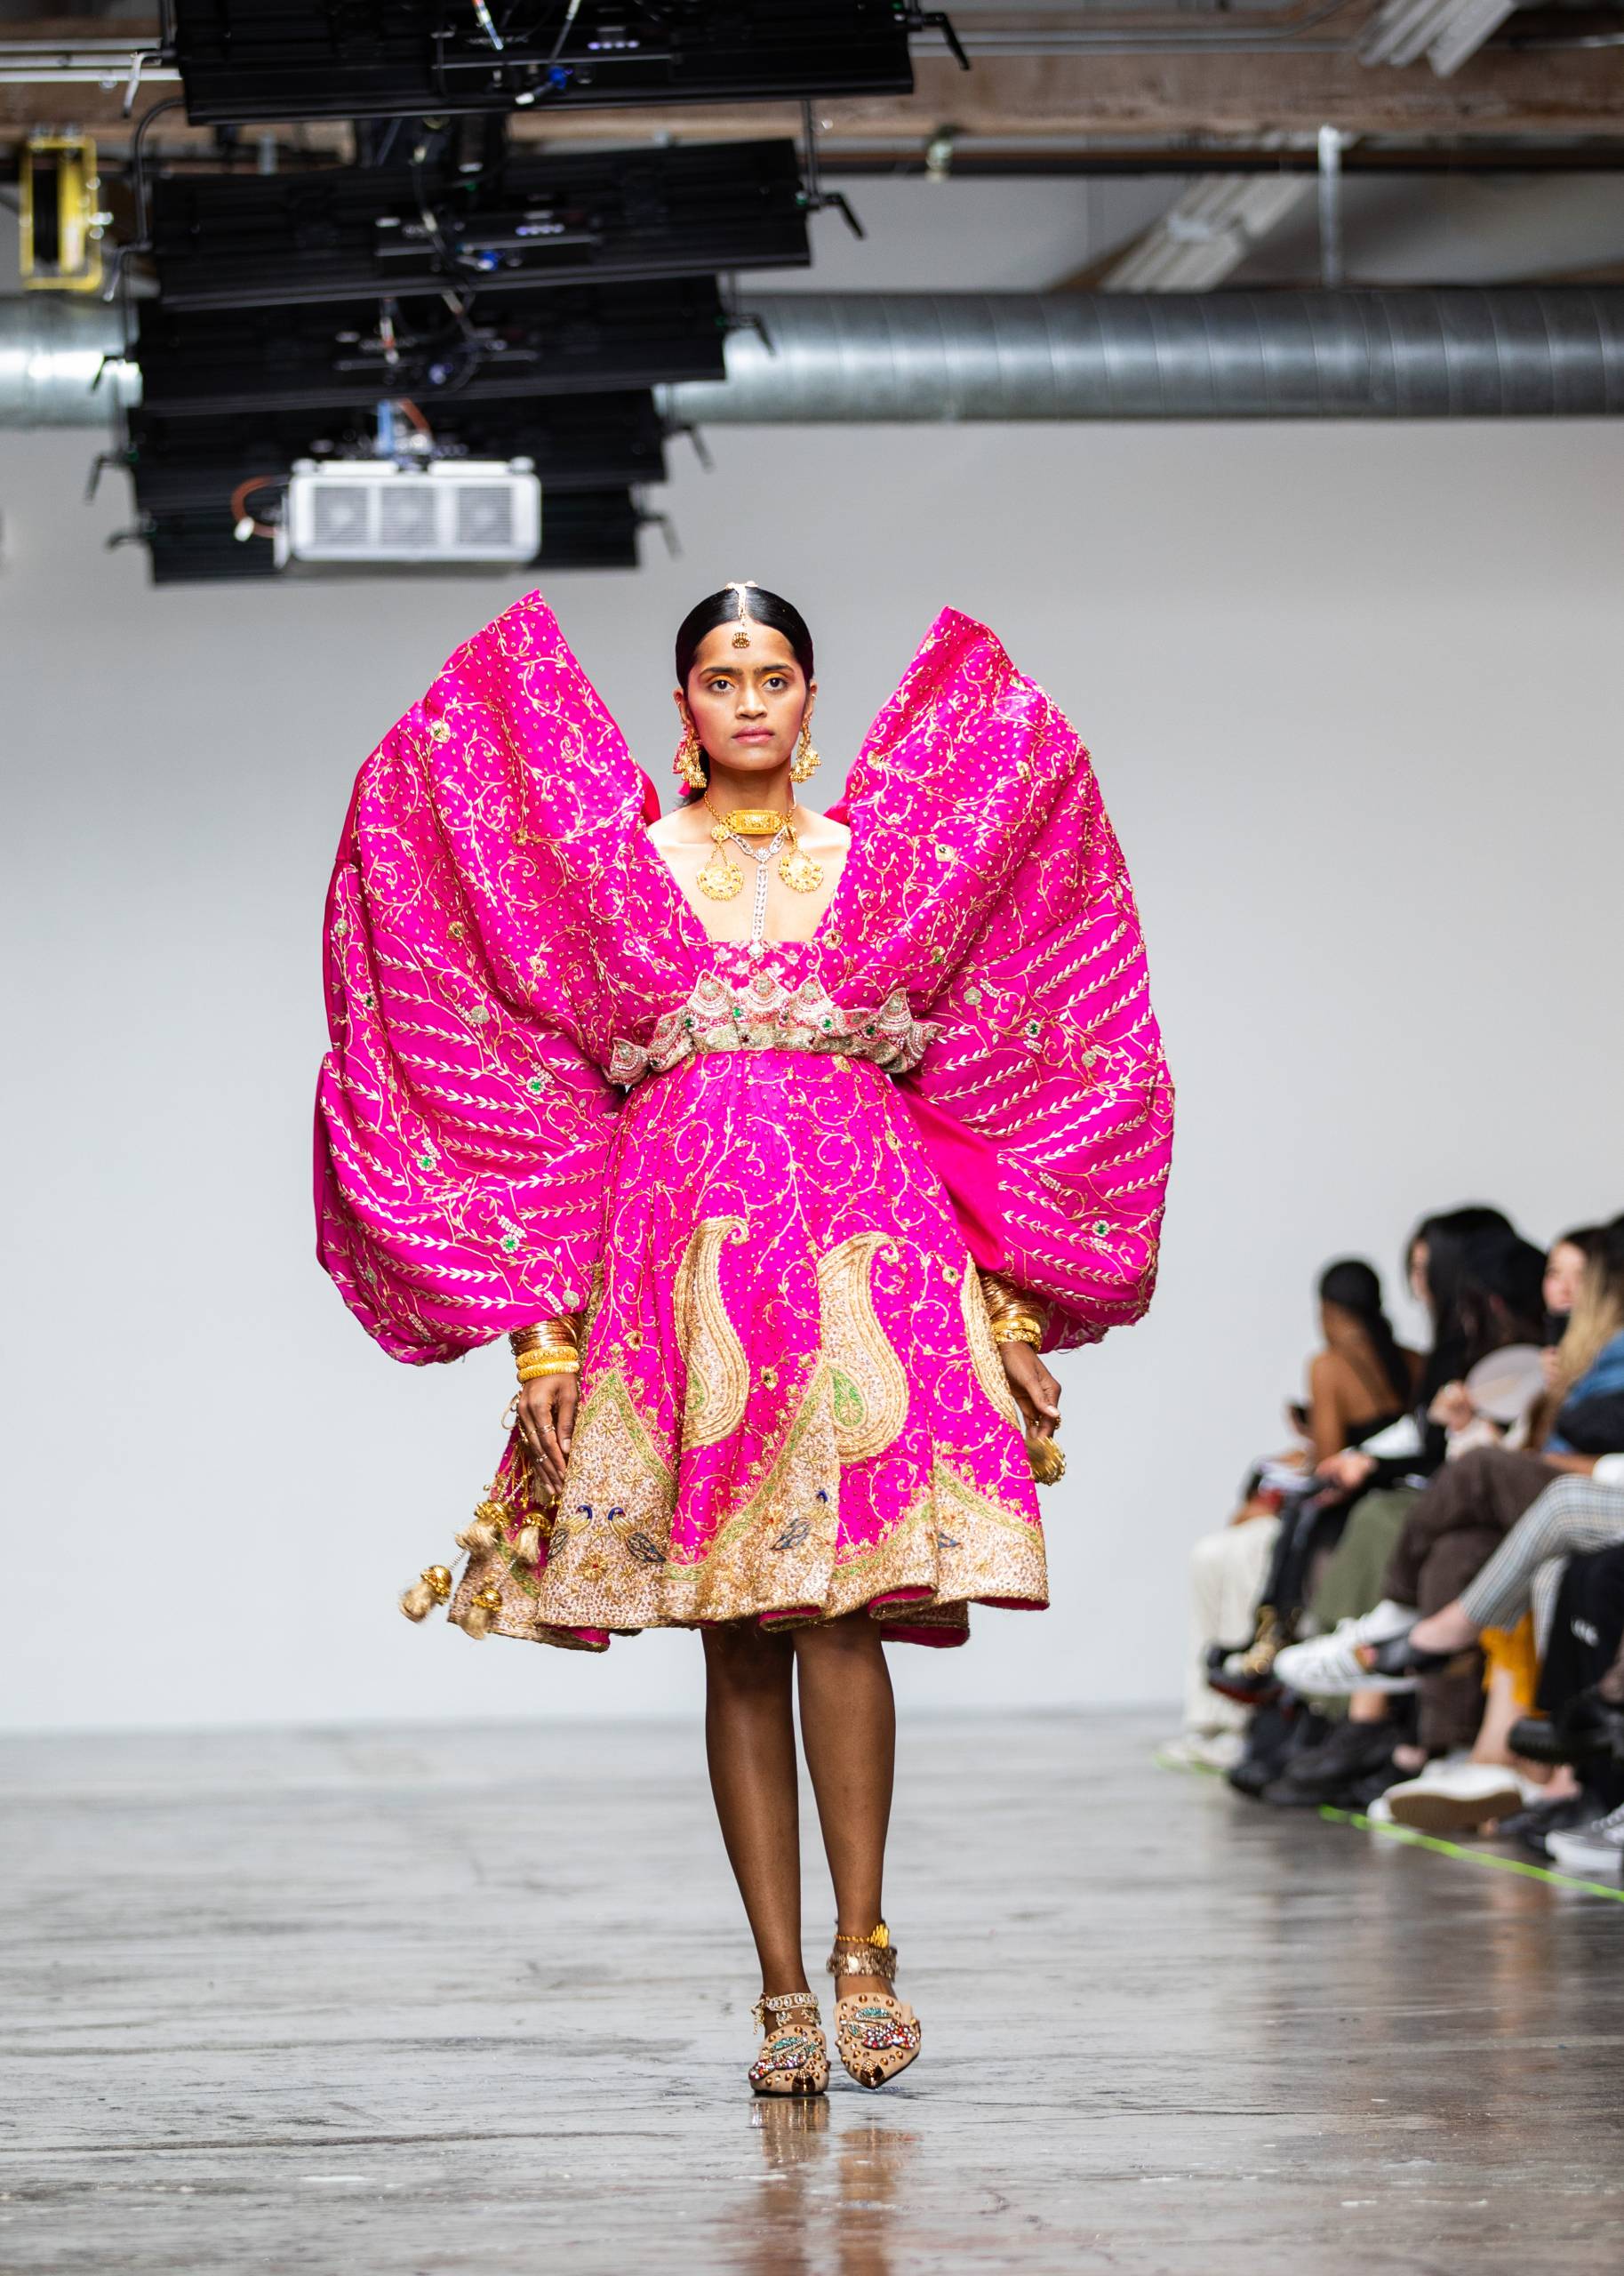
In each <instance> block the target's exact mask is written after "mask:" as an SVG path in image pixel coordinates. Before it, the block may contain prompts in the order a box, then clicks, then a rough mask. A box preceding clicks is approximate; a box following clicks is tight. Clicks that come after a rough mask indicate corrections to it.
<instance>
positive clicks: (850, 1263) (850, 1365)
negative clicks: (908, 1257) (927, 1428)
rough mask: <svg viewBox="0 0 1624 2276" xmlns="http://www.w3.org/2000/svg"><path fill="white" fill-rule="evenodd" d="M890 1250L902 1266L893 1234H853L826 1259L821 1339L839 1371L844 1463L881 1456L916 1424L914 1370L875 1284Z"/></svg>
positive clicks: (836, 1385) (836, 1383)
mask: <svg viewBox="0 0 1624 2276" xmlns="http://www.w3.org/2000/svg"><path fill="white" fill-rule="evenodd" d="M882 1249H883V1250H884V1252H885V1254H886V1256H887V1257H888V1258H889V1259H890V1261H891V1262H892V1263H894V1262H896V1256H897V1245H896V1242H895V1241H894V1240H893V1239H892V1237H891V1235H890V1234H889V1233H876V1232H867V1233H853V1234H852V1237H851V1238H850V1239H849V1240H844V1241H842V1242H840V1243H839V1244H838V1246H836V1247H834V1248H832V1249H830V1250H829V1251H828V1254H826V1255H823V1256H821V1257H820V1258H819V1260H818V1305H819V1310H820V1316H821V1323H822V1324H821V1327H820V1339H819V1340H820V1343H821V1345H822V1348H823V1352H824V1356H825V1357H826V1358H827V1359H828V1363H829V1367H830V1372H831V1382H832V1392H833V1399H834V1410H835V1435H836V1442H837V1444H838V1446H839V1448H840V1459H841V1461H842V1462H865V1461H867V1460H868V1456H869V1455H877V1454H878V1453H880V1452H881V1451H882V1449H883V1448H884V1447H888V1446H889V1445H890V1444H891V1442H892V1439H894V1438H895V1437H896V1435H897V1433H898V1432H899V1431H900V1430H901V1428H902V1425H903V1424H904V1423H906V1422H907V1420H908V1371H907V1369H906V1368H905V1367H904V1366H903V1365H902V1362H901V1361H900V1359H899V1358H898V1357H897V1355H896V1353H895V1352H894V1351H893V1350H892V1347H891V1342H890V1340H889V1338H888V1337H887V1336H886V1334H885V1331H884V1328H883V1327H882V1326H880V1323H879V1319H878V1318H877V1316H876V1312H875V1309H874V1290H873V1287H872V1286H871V1285H870V1281H869V1273H870V1271H871V1270H872V1267H873V1263H874V1259H875V1256H876V1254H877V1253H878V1252H879V1251H880V1250H882Z"/></svg>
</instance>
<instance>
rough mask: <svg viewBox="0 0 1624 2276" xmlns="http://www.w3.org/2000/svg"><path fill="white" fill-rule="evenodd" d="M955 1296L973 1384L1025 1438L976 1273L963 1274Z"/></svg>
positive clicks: (1021, 1420)
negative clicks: (972, 1369)
mask: <svg viewBox="0 0 1624 2276" xmlns="http://www.w3.org/2000/svg"><path fill="white" fill-rule="evenodd" d="M958 1295H959V1306H960V1309H961V1310H962V1311H963V1313H964V1341H965V1342H966V1343H967V1344H968V1345H969V1347H970V1364H971V1366H972V1367H973V1368H974V1369H975V1374H976V1381H977V1382H979V1383H980V1386H981V1389H982V1390H984V1391H985V1392H986V1393H987V1396H988V1398H990V1399H991V1401H992V1403H993V1405H994V1406H996V1408H997V1410H998V1412H999V1414H1002V1415H1003V1417H1004V1421H1005V1422H1006V1423H1013V1424H1014V1426H1015V1428H1016V1430H1017V1431H1020V1433H1021V1435H1022V1436H1023V1437H1024V1436H1025V1434H1026V1427H1027V1425H1026V1417H1025V1416H1024V1415H1023V1414H1021V1411H1020V1407H1019V1406H1017V1405H1016V1403H1015V1394H1014V1392H1013V1391H1012V1390H1011V1389H1010V1379H1009V1377H1008V1376H1007V1375H1006V1374H1004V1361H1003V1360H1002V1358H1000V1357H999V1355H998V1347H997V1345H996V1343H995V1342H993V1332H992V1322H991V1320H990V1319H989V1318H988V1316H987V1299H986V1297H985V1296H984V1295H983V1294H981V1283H980V1279H979V1278H978V1277H977V1276H976V1274H975V1273H973V1272H966V1273H965V1275H964V1279H963V1280H962V1281H961V1282H960V1284H959V1292H958Z"/></svg>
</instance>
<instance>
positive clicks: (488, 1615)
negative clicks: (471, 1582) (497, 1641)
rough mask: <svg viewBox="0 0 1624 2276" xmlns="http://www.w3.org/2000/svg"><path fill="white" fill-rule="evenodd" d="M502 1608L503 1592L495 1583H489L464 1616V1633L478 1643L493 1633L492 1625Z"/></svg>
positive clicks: (478, 1594)
mask: <svg viewBox="0 0 1624 2276" xmlns="http://www.w3.org/2000/svg"><path fill="white" fill-rule="evenodd" d="M501 1608H502V1592H501V1591H500V1589H499V1588H497V1587H496V1585H495V1584H494V1583H492V1582H487V1583H486V1584H485V1586H484V1588H483V1589H481V1590H480V1591H478V1593H477V1595H476V1597H475V1598H474V1599H473V1601H472V1603H471V1604H470V1605H469V1606H468V1610H467V1611H466V1612H465V1613H464V1614H463V1615H462V1632H463V1634H464V1635H465V1636H471V1637H472V1638H473V1639H474V1640H475V1642H476V1643H477V1642H478V1641H479V1639H481V1638H482V1637H484V1636H488V1635H489V1634H490V1633H491V1623H492V1621H493V1620H494V1619H495V1617H496V1615H497V1614H498V1613H499V1612H500V1610H501Z"/></svg>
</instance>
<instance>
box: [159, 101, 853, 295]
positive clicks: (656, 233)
mask: <svg viewBox="0 0 1624 2276" xmlns="http://www.w3.org/2000/svg"><path fill="white" fill-rule="evenodd" d="M152 234H153V252H154V256H155V258H156V264H157V274H158V285H159V290H160V292H161V293H162V295H163V298H164V301H165V303H166V304H167V305H168V306H169V307H170V308H172V309H236V308H262V307H268V306H271V305H273V304H275V303H277V302H284V301H285V302H292V301H346V300H355V299H356V298H358V297H360V296H361V295H363V294H365V293H435V292H437V291H439V290H441V289H442V288H443V287H444V286H447V285H450V286H452V287H453V288H455V289H458V290H460V291H479V292H482V293H483V292H484V291H486V290H493V291H498V292H500V293H514V292H517V291H519V290H521V289H523V288H524V287H528V286H543V285H546V286H557V285H560V284H610V283H614V282H617V281H626V280H629V279H631V278H634V277H670V276H715V275H716V272H717V271H718V270H719V269H738V268H785V267H795V268H804V267H805V266H806V264H807V262H808V261H809V260H810V259H811V257H812V256H811V252H810V248H809V246H808V244H807V237H806V212H805V206H804V201H803V197H802V189H801V172H800V166H799V163H798V161H797V158H796V148H795V145H794V143H793V142H788V141H772V142H740V143H733V144H731V145H730V144H727V143H722V144H716V145H709V146H706V145H700V146H696V147H694V148H686V149H676V148H673V149H665V150H656V149H650V150H629V151H628V150H616V151H604V152H602V153H597V154H590V155H579V156H575V155H572V156H564V157H548V158H514V157H508V158H507V159H506V160H505V161H503V162H501V163H500V164H498V165H497V166H495V167H493V168H492V169H490V170H485V169H483V168H482V169H481V170H480V171H478V172H466V171H463V170H462V169H461V168H460V167H459V166H457V165H456V164H454V163H446V162H444V161H443V162H442V163H440V164H436V165H434V166H427V165H426V166H423V167H410V166H376V167H364V166H335V167H332V169H330V170H328V171H324V172H314V173H306V174H268V175H252V174H251V175H243V176H236V175H229V174H207V175H202V176H198V175H173V176H171V177H169V178H168V179H167V180H162V181H160V182H159V183H158V185H157V188H156V196H155V198H154V206H153V233H152Z"/></svg>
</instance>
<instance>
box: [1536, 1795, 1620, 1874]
mask: <svg viewBox="0 0 1624 2276" xmlns="http://www.w3.org/2000/svg"><path fill="white" fill-rule="evenodd" d="M1545 1846H1546V1847H1547V1848H1548V1850H1549V1852H1550V1855H1551V1863H1553V1864H1554V1865H1560V1866H1561V1868H1562V1870H1563V1871H1564V1873H1583V1874H1584V1875H1585V1877H1586V1878H1587V1879H1589V1880H1602V1879H1607V1880H1617V1879H1619V1876H1620V1869H1621V1868H1624V1803H1620V1806H1619V1807H1618V1808H1617V1809H1616V1810H1609V1811H1608V1813H1607V1815H1606V1816H1605V1817H1598V1818H1596V1820H1595V1821H1594V1822H1593V1823H1591V1824H1589V1825H1578V1826H1574V1827H1572V1829H1571V1831H1568V1832H1566V1833H1548V1834H1547V1835H1546V1837H1545Z"/></svg>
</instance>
